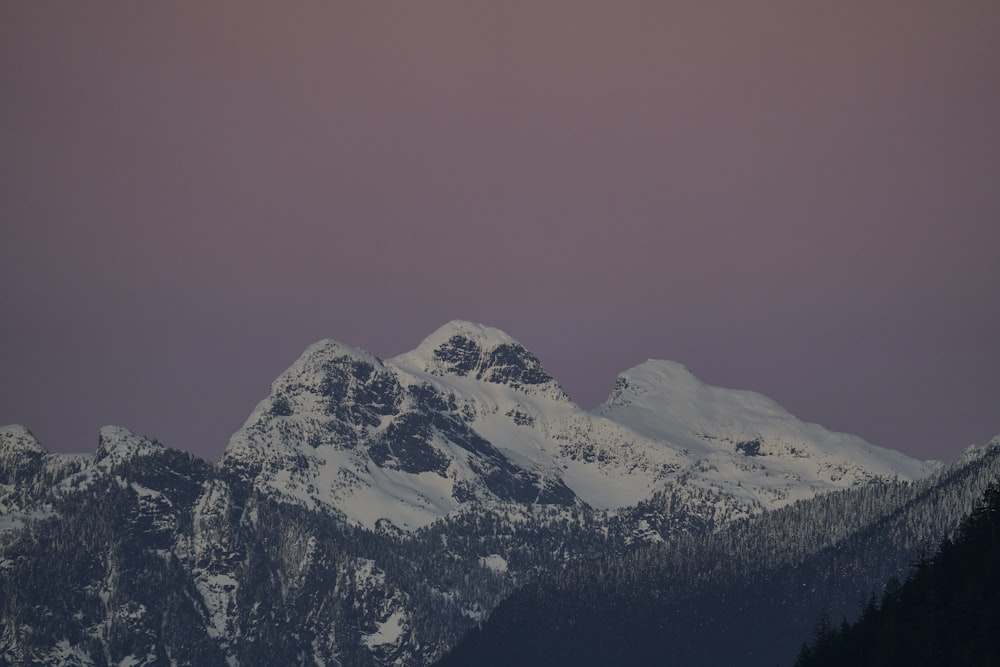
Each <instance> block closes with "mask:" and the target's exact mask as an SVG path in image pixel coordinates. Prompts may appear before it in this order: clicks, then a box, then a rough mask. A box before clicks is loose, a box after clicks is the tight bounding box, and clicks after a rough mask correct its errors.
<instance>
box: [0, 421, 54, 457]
mask: <svg viewBox="0 0 1000 667" xmlns="http://www.w3.org/2000/svg"><path fill="white" fill-rule="evenodd" d="M0 453H2V454H15V453H16V454H27V453H32V454H45V453H47V452H46V451H45V448H44V447H42V445H41V444H40V443H39V442H38V439H37V438H35V435H34V434H33V433H32V432H31V431H30V430H28V428H27V427H26V426H21V425H20V424H8V425H7V426H0Z"/></svg>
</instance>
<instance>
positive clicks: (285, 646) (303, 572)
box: [0, 321, 934, 665]
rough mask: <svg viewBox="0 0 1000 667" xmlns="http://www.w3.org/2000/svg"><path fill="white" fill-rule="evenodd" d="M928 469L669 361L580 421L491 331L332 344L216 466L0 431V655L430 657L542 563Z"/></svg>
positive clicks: (126, 443) (17, 659)
mask: <svg viewBox="0 0 1000 667" xmlns="http://www.w3.org/2000/svg"><path fill="white" fill-rule="evenodd" d="M933 469H934V466H933V465H930V464H924V463H921V462H917V461H913V460H912V459H908V458H907V457H904V456H902V455H897V454H894V453H891V452H887V451H886V450H881V449H879V448H876V447H873V446H871V445H868V444H867V443H863V442H862V441H860V440H858V439H856V438H852V437H851V436H846V435H841V434H834V433H830V432H828V431H826V430H825V429H822V428H821V427H818V426H815V425H808V424H803V423H802V422H800V421H798V420H797V419H795V418H794V417H792V416H791V415H789V414H788V413H786V412H784V411H782V410H781V409H780V408H778V407H777V406H775V405H774V404H773V403H771V402H769V401H767V399H764V398H763V397H759V396H758V395H755V394H751V393H749V392H735V391H730V390H723V389H718V388H713V387H707V386H705V385H703V384H702V383H700V382H698V381H697V380H696V379H695V378H694V377H693V376H691V375H690V374H689V373H687V372H686V371H683V373H681V369H680V367H678V366H676V365H674V364H670V363H669V362H649V363H647V364H644V365H642V366H640V367H637V368H636V369H632V370H631V371H628V372H626V373H624V374H623V375H622V377H621V378H620V379H619V383H618V386H617V388H616V390H615V392H614V394H613V395H612V397H611V398H610V399H609V401H608V403H606V404H605V405H604V406H602V407H601V408H599V409H598V410H595V411H593V412H588V411H585V410H582V409H581V408H580V407H579V406H577V405H576V404H575V403H573V401H572V400H571V399H570V398H569V397H568V396H567V395H566V393H565V392H564V391H563V390H562V388H561V387H560V386H559V384H558V382H557V381H556V380H555V379H554V378H552V377H551V375H550V374H549V373H547V372H546V371H545V370H544V368H543V367H542V365H541V363H540V362H539V361H538V359H537V358H536V357H535V356H534V355H533V354H531V353H530V352H529V351H528V350H527V349H525V348H524V346H523V345H521V344H520V343H518V342H517V341H516V340H514V339H513V338H511V337H510V336H508V335H507V334H505V333H503V332H502V331H499V330H497V329H493V328H490V327H485V326H482V325H478V324H472V323H469V322H462V321H455V322H451V323H448V324H446V325H445V326H443V327H442V328H441V329H439V330H438V331H436V332H434V333H432V334H431V335H430V336H429V337H428V338H427V339H426V340H425V341H424V342H423V343H421V345H419V346H418V347H417V348H416V349H415V350H413V351H412V352H409V353H406V354H403V355H400V356H398V357H395V358H393V359H388V360H381V359H378V358H376V357H375V356H373V355H371V354H369V353H367V352H365V351H363V350H359V349H356V348H352V347H349V346H346V345H343V344H341V343H337V342H335V341H330V340H324V341H320V342H318V343H316V344H315V345H312V346H310V347H309V348H308V349H307V350H306V351H305V353H304V354H303V355H302V356H301V357H300V358H299V359H298V360H297V361H296V362H295V363H293V364H292V366H291V367H289V369H288V370H287V371H285V372H284V373H282V374H281V376H279V377H278V378H277V379H276V380H275V381H274V383H273V384H272V386H271V388H270V391H269V393H268V395H267V396H266V397H265V398H264V399H263V400H262V401H261V402H260V403H259V404H258V405H257V407H256V409H255V410H254V411H253V413H252V414H251V415H250V417H249V418H248V419H247V421H246V423H245V424H244V426H243V427H242V428H241V429H240V430H239V431H238V432H237V433H236V434H234V435H233V437H232V440H231V442H230V443H229V447H228V448H227V450H226V452H225V455H224V457H223V459H222V461H221V462H220V463H219V464H218V465H215V466H213V465H211V464H208V463H206V462H203V461H198V460H196V459H193V458H192V457H190V456H189V455H186V454H184V453H182V452H178V451H176V450H171V449H168V448H166V447H163V446H161V445H159V444H158V443H156V442H155V441H151V440H149V439H146V438H143V437H140V436H137V435H134V434H131V433H129V432H128V431H126V430H124V429H121V428H116V427H105V428H103V429H102V430H101V434H100V440H99V445H98V448H97V451H96V453H95V454H93V455H80V456H62V455H53V454H49V453H47V452H45V450H44V449H43V448H42V447H41V446H40V445H39V444H38V443H37V442H36V441H35V440H34V438H33V437H32V436H31V434H30V432H28V431H27V429H24V428H22V427H5V428H3V429H0V593H2V595H0V597H2V599H3V601H4V602H3V603H2V604H0V654H2V655H3V656H4V659H5V660H7V661H8V662H13V663H21V662H27V663H41V664H66V663H72V662H74V661H75V662H76V663H79V664H95V665H103V664H120V663H122V662H125V663H126V664H129V663H130V661H131V662H132V663H135V664H143V663H149V664H154V663H157V662H160V663H166V662H170V661H171V660H173V661H177V662H179V663H197V664H223V663H225V664H229V665H235V664H240V665H256V664H299V663H303V662H315V663H318V664H330V665H332V664H350V665H392V664H405V665H422V664H429V663H431V662H433V661H434V660H435V659H437V658H438V657H440V655H441V654H442V653H443V652H444V651H445V650H447V649H448V648H450V647H451V646H453V645H454V644H455V642H456V641H457V640H458V639H459V638H460V637H461V636H462V634H463V633H464V632H466V631H467V630H468V629H469V628H471V627H473V626H475V625H477V624H478V623H481V622H482V621H483V620H484V619H485V618H486V617H487V615H488V614H489V613H490V612H491V611H492V610H493V609H494V608H496V606H497V605H498V604H499V603H500V602H501V601H502V600H504V599H505V598H507V597H508V596H510V595H511V593H513V592H514V591H516V590H517V589H518V588H520V587H521V586H523V585H525V584H526V583H528V582H531V581H533V580H535V579H537V578H538V577H539V576H541V575H544V574H546V573H553V572H561V571H564V570H565V569H566V568H569V567H571V566H573V565H574V564H575V563H580V562H583V561H586V560H592V559H595V558H598V557H610V556H621V557H623V558H624V557H627V554H636V553H642V550H641V547H642V546H643V545H648V544H651V543H656V542H667V543H668V544H673V543H676V540H677V539H678V538H679V537H680V536H683V535H685V534H689V533H690V534H693V533H703V532H706V531H712V530H717V529H719V528H721V527H723V526H725V525H728V524H731V523H732V522H733V521H734V520H739V519H746V518H748V517H751V516H754V515H757V514H760V513H761V512H764V511H765V510H766V509H768V508H778V507H781V506H783V505H787V504H789V503H791V502H792V501H794V500H795V499H796V498H804V497H809V496H812V495H814V494H816V493H819V492H821V491H826V490H831V489H837V488H842V487H853V488H855V489H857V491H858V492H859V493H861V492H864V491H865V490H866V489H875V488H896V486H898V485H900V484H903V482H897V481H893V480H896V479H899V480H906V479H911V478H918V477H921V476H926V475H927V474H928V473H930V472H931V471H932V470H933ZM765 516H766V515H765ZM920 529H921V528H920V526H919V525H918V526H908V527H906V529H905V531H904V532H906V533H907V534H916V533H918V532H919V530H920ZM719 534H721V533H719ZM637 548H638V549H640V550H639V551H636V550H637ZM720 554H721V552H715V555H714V556H713V558H714V559H715V561H719V560H720V559H724V558H725V556H723V555H720ZM567 571H569V570H567ZM164 589H168V590H169V591H170V595H168V596H166V597H165V598H163V596H160V595H159V593H158V591H160V590H164ZM161 598H162V599H161Z"/></svg>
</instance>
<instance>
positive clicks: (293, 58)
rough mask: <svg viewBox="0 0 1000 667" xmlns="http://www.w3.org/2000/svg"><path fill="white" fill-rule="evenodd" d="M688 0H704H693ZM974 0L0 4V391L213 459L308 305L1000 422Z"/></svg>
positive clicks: (600, 358)
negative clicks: (472, 327)
mask: <svg viewBox="0 0 1000 667" xmlns="http://www.w3.org/2000/svg"><path fill="white" fill-rule="evenodd" d="M709 6H711V7H709ZM997 35H1000V3H998V2H996V0H981V1H974V0H969V1H965V0H957V1H956V2H932V1H926V2H925V1H922V0H892V1H888V2H879V1H878V0H876V1H874V2H865V3H847V2H840V1H836V2H834V1H830V2H809V3H804V2H799V1H798V0H788V1H780V0H779V1H774V2H745V1H744V0H733V1H731V2H713V3H705V2H695V1H691V2H687V1H680V2H600V3H598V2H586V1H579V0H574V1H572V2H571V1H569V0H566V1H559V2H544V1H543V2H538V1H537V0H533V1H531V2H517V1H514V2H495V3H481V2H467V1H462V2H448V3H441V2H418V3H409V2H406V3H368V2H335V3H334V2H331V3H326V2H322V3H320V2H315V3H313V2H302V3H292V4H288V3H269V6H263V4H261V5H258V4H257V3H250V2H232V3H223V2H209V3H196V2H185V3H145V2H144V3H135V2H118V3H111V2H87V3H55V2H31V1H28V0H25V1H17V0H15V1H11V2H3V3H0V100H2V102H0V225H2V227H0V318H2V319H0V373H2V376H0V377H2V382H0V423H12V422H14V423H23V424H25V425H27V426H28V427H29V428H31V429H32V430H33V431H34V432H35V434H36V435H37V436H38V437H39V438H40V439H41V440H42V443H43V444H44V445H45V446H46V447H48V448H49V449H50V450H52V451H88V452H89V451H93V450H94V448H95V447H96V443H97V429H98V428H99V427H100V426H101V425H102V424H106V423H114V424H121V425H123V426H126V427H128V428H130V429H132V430H134V431H137V432H139V433H143V434H146V435H150V436H153V437H156V438H158V439H160V440H161V441H163V442H164V443H165V444H167V445H170V446H173V447H177V448H181V449H187V450H190V451H193V452H195V453H197V454H199V455H202V456H205V457H208V458H211V459H216V458H218V457H219V456H220V455H221V453H222V450H223V448H224V447H225V445H226V443H227V442H228V438H229V435H230V434H231V433H232V432H233V431H235V430H236V429H237V428H239V426H240V425H241V424H242V422H243V420H244V419H245V418H246V416H247V415H248V414H249V413H250V411H251V410H252V409H253V407H254V405H255V404H256V402H257V401H258V400H259V399H260V398H262V397H263V396H264V395H265V394H266V392H267V390H268V386H269V384H270V382H271V380H273V379H274V378H275V377H276V376H277V375H278V374H279V373H280V372H281V371H282V370H284V369H285V368H286V367H287V366H288V365H289V364H291V362H292V361H294V359H295V358H296V357H297V356H298V355H299V354H300V353H301V352H302V351H303V350H304V349H305V347H306V346H307V345H308V344H309V343H311V342H313V341H315V340H318V339H320V338H325V337H329V338H335V339H337V340H340V341H343V342H345V343H348V344H351V345H356V346H359V347H363V348H365V349H368V350H370V351H372V352H374V353H375V354H377V355H379V356H382V357H389V356H392V355H395V354H398V353H400V352H404V351H406V350H409V349H412V348H413V347H415V346H416V345H417V344H419V342H420V341H421V339H422V338H423V337H424V336H425V335H427V334H429V333H430V332H431V331H433V330H434V329H436V328H437V327H438V326H439V325H441V324H443V323H444V322H446V321H447V320H450V319H453V318H463V319H470V320H475V321H480V322H483V323H486V324H490V325H492V326H496V327H500V328H502V329H504V330H506V331H507V332H509V333H510V334H512V335H513V336H515V337H516V338H518V339H519V340H521V341H522V342H523V343H524V344H525V345H526V346H527V347H528V348H529V349H531V350H532V351H533V352H535V354H537V355H538V356H539V358H540V359H541V360H542V362H543V364H544V365H545V366H546V367H547V368H548V369H549V371H550V372H551V373H552V374H553V375H555V376H556V377H557V378H558V379H559V380H560V381H561V382H562V383H563V385H564V386H565V387H566V389H567V390H568V391H569V393H570V394H571V395H572V396H573V397H574V398H575V399H576V400H577V401H578V402H579V403H581V404H582V405H583V406H585V407H593V406H595V405H597V404H598V403H600V402H601V401H602V400H604V398H605V397H606V396H607V394H608V393H610V391H611V388H612V385H613V383H614V378H615V375H616V374H617V373H618V372H620V371H623V370H625V369H626V368H628V367H630V366H632V365H634V364H636V363H639V362H642V361H644V360H645V359H647V358H650V357H652V358H664V359H673V360H676V361H680V362H682V363H684V364H685V365H687V366H688V367H689V368H690V369H691V370H692V371H693V372H694V373H695V374H696V375H698V376H699V377H701V378H702V379H703V380H705V381H707V382H710V383H712V384H718V385H722V386H728V387H735V388H747V389H755V390H757V391H760V392H762V393H764V394H767V395H768V396H771V397H772V398H774V399H775V400H777V401H778V402H780V403H781V404H783V405H784V406H785V407H787V408H788V409H789V410H791V411H792V412H793V413H795V414H797V415H799V416H800V417H802V418H804V419H808V420H810V421H817V422H819V423H821V424H824V425H825V426H827V427H830V428H833V429H836V430H842V431H848V432H852V433H857V434H858V435H861V436H862V437H864V438H866V439H868V440H870V441H872V442H874V443H876V444H880V445H885V446H888V447H893V448H896V449H900V450H902V451H904V452H907V453H909V454H912V455H916V456H920V457H928V458H941V459H950V458H953V457H954V456H956V455H957V454H958V452H959V451H960V450H961V449H963V448H964V447H965V446H967V445H969V444H974V443H975V444H982V443H983V442H985V441H987V440H988V439H989V438H990V437H992V436H993V435H995V434H997V433H998V432H1000V344H998V341H1000V296H998V295H1000V257H998V249H1000V39H997Z"/></svg>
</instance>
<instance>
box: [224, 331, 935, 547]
mask: <svg viewBox="0 0 1000 667" xmlns="http://www.w3.org/2000/svg"><path fill="white" fill-rule="evenodd" d="M222 465H223V467H225V468H226V469H228V470H232V471H235V472H239V473H240V474H242V475H244V476H246V477H248V478H251V479H253V480H254V484H255V485H256V486H257V488H260V489H265V490H267V491H268V492H269V493H272V494H273V495H275V496H276V497H282V498H285V499H287V500H290V501H293V502H299V503H302V504H303V505H304V506H306V507H309V508H312V509H323V510H324V511H330V512H333V513H336V514H338V515H341V516H343V517H344V518H346V519H347V520H348V521H351V522H353V523H356V524H358V525H364V526H367V527H369V528H373V527H375V526H376V525H377V524H380V522H381V523H384V524H391V525H392V526H393V527H394V528H396V529H402V530H407V531H412V530H414V529H417V528H420V527H422V526H426V525H428V524H429V523H431V522H432V521H435V520H437V519H439V518H441V517H443V516H446V515H448V514H449V513H452V512H455V511H459V510H460V509H461V508H463V507H467V506H470V505H476V506H480V505H484V504H485V505H490V504H496V503H507V502H515V503H521V504H525V503H528V504H539V505H557V506H563V507H571V506H574V505H578V504H586V505H588V506H589V507H591V508H594V509H599V510H619V509H622V508H625V507H630V506H634V505H636V504H638V503H641V502H649V501H651V500H652V499H653V498H654V497H656V496H657V495H658V494H659V495H663V494H668V493H671V494H674V495H676V494H678V493H681V494H684V493H688V491H686V490H685V489H690V493H692V494H695V495H698V494H704V493H706V492H709V493H711V494H713V495H715V496H718V497H719V498H724V499H725V503H724V504H725V505H726V506H727V508H726V509H725V510H724V511H720V512H717V514H718V516H717V517H709V516H705V517H701V518H702V519H704V520H706V521H709V522H715V521H717V520H725V519H730V518H735V517H739V516H747V515H750V514H753V513H756V512H759V511H760V510H761V509H764V508H775V507H779V506H781V505H784V504H787V503H788V502H791V501H793V500H795V499H797V498H804V497H809V496H811V495H813V494H815V493H817V492H820V491H826V490H832V489H835V488H843V487H846V486H851V485H853V484H858V483H865V482H869V481H871V480H873V479H877V478H891V477H899V478H902V479H916V478H919V477H920V476H923V475H926V474H928V473H929V472H930V471H931V470H932V469H933V466H931V465H929V464H926V463H922V462H918V461H914V460H913V459H910V458H908V457H906V456H904V455H902V454H899V453H897V452H890V451H888V450H884V449H881V448H878V447H875V446H873V445H870V444H868V443H866V442H864V441H862V440H860V439H859V438H856V437H853V436H848V435H844V434H836V433H832V432H830V431H827V430H826V429H824V428H822V427H820V426H818V425H815V424H805V423H803V422H801V421H799V420H797V419H796V418H795V417H793V416H792V415H790V414H788V413H787V412H785V411H784V410H782V409H781V408H780V407H779V406H777V405H776V404H774V403H773V402H772V401H770V400H769V399H766V398H764V397H763V396H760V395H758V394H754V393H752V392H745V391H733V390H725V389H720V388H717V387H709V386H706V385H704V384H702V383H701V382H699V381H698V380H697V379H696V378H695V377H694V376H693V375H691V374H690V373H689V372H687V371H686V370H685V369H683V367H681V366H679V365H676V364H672V363H670V362H652V361H651V362H647V363H646V364H643V365H641V366H638V367H636V368H634V369H632V370H630V371H628V372H626V373H624V374H622V375H621V376H620V377H619V379H618V383H617V385H616V388H615V391H614V393H613V394H612V396H611V398H610V399H609V400H608V402H606V403H605V404H604V405H602V406H601V407H599V408H598V409H597V410H595V411H594V412H587V411H584V410H582V409H581V408H580V407H579V406H577V405H576V404H575V403H573V402H572V400H570V399H569V397H568V396H567V395H566V393H565V392H564V391H563V390H562V388H561V387H560V386H559V384H558V383H557V382H556V381H555V380H554V379H553V378H552V377H551V376H550V375H549V374H548V373H547V372H546V371H545V370H544V368H542V366H541V364H540V363H539V361H538V359H537V358H536V357H535V356H534V355H533V354H531V353H530V352H528V351H527V350H526V349H525V348H524V346H522V345H521V344H520V343H518V342H517V341H516V340H514V339H513V338H511V337H510V336H508V335H507V334H505V333H503V332H502V331H499V330H498V329H494V328H490V327H486V326H483V325H478V324H473V323H470V322H463V321H454V322H450V323H448V324H446V325H445V326H443V327H441V328H440V329H439V330H437V331H436V332H434V333H432V334H431V335H430V336H428V338H427V339H426V340H424V341H423V343H421V345H420V346H418V347H417V348H416V349H415V350H414V351H412V352H409V353H406V354H403V355H400V356H398V357H395V358H393V359H389V360H387V361H384V362H383V361H381V360H379V359H377V358H375V357H373V356H372V355H370V354H368V353H366V352H363V351H361V350H357V349H354V348H350V347H347V346H344V345H341V344H339V343H335V342H333V341H321V342H320V343H317V344H316V345H313V346H312V347H310V348H309V349H308V350H307V351H306V353H305V354H304V355H303V356H302V357H301V358H300V359H299V360H298V361H297V362H296V363H295V364H293V365H292V367H291V368H289V370H288V371H286V372H285V373H283V374H282V375H281V377H279V378H278V379H277V380H276V381H275V382H274V384H273V385H272V387H271V392H270V394H269V396H268V397H267V398H265V399H264V400H263V401H262V402H261V403H260V404H259V405H258V406H257V409H256V410H255V411H254V413H253V414H252V415H251V417H250V418H249V419H248V420H247V422H246V424H245V425H244V426H243V428H242V429H240V431H239V432H237V433H236V434H235V435H234V436H233V439H232V441H231V442H230V445H229V447H228V448H227V450H226V453H225V456H224V458H223V461H222Z"/></svg>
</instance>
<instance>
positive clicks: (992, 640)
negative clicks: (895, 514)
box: [795, 486, 1000, 667]
mask: <svg viewBox="0 0 1000 667" xmlns="http://www.w3.org/2000/svg"><path fill="white" fill-rule="evenodd" d="M998 563H1000V486H994V487H992V488H991V489H989V490H988V491H987V492H986V494H985V499H984V502H983V505H982V506H981V507H980V508H978V509H977V510H976V511H975V512H974V513H973V514H972V515H971V516H970V517H969V518H968V519H967V520H966V521H965V522H964V523H963V524H962V527H961V528H960V530H959V531H958V533H957V534H956V536H955V538H954V539H945V540H944V541H943V542H942V543H941V546H940V548H939V549H938V551H937V553H936V554H935V555H934V557H933V558H925V559H921V560H919V561H918V562H917V563H915V564H914V570H913V572H912V574H911V575H910V576H909V578H908V579H907V580H906V582H905V583H903V584H902V585H900V584H899V582H898V581H895V580H892V581H890V583H889V584H888V585H887V586H886V589H885V593H884V594H883V596H882V601H881V604H876V602H875V600H874V599H872V600H871V601H870V602H869V603H868V604H867V605H866V606H865V608H864V611H863V613H862V615H861V617H860V618H859V619H858V620H857V621H856V622H855V623H847V622H846V621H845V622H844V623H842V624H841V625H840V626H839V627H834V626H832V625H830V623H829V621H828V619H826V618H821V620H820V622H819V623H818V625H817V629H816V637H815V639H814V641H813V642H812V643H810V644H807V645H806V646H804V647H803V648H802V652H801V653H800V655H799V658H798V660H797V661H796V662H795V665H796V667H827V666H831V667H832V666H833V665H873V666H874V665H908V666H913V667H919V666H921V665H927V666H928V667H930V666H931V665H935V666H936V665H963V666H969V667H975V666H977V665H982V666H986V665H991V666H993V665H1000V573H998V569H997V564H998Z"/></svg>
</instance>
